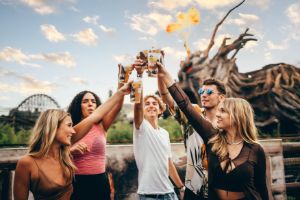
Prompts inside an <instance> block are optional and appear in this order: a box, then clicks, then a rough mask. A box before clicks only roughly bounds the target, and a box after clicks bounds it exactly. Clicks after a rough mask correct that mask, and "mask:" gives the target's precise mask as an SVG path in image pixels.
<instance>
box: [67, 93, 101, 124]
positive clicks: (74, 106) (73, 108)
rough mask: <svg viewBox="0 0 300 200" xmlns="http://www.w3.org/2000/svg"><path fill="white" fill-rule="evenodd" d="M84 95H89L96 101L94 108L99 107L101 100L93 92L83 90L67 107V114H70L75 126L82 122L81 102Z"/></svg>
mask: <svg viewBox="0 0 300 200" xmlns="http://www.w3.org/2000/svg"><path fill="white" fill-rule="evenodd" d="M86 93H91V94H92V95H93V96H94V98H95V100H96V107H98V106H100V105H101V100H100V98H99V97H98V95H96V94H95V93H94V92H91V91H88V90H85V91H82V92H79V93H78V94H77V95H76V96H75V97H74V98H73V100H72V101H71V103H70V105H69V107H68V113H70V114H71V118H72V121H73V124H74V125H76V124H78V123H79V122H80V121H81V120H82V111H81V101H82V99H83V97H84V95H85V94H86Z"/></svg>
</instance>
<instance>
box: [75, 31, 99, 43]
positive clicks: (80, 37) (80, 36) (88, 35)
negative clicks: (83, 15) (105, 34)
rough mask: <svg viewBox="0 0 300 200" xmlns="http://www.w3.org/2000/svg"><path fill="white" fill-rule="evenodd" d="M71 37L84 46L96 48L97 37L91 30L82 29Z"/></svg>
mask: <svg viewBox="0 0 300 200" xmlns="http://www.w3.org/2000/svg"><path fill="white" fill-rule="evenodd" d="M73 37H74V38H75V39H76V40H77V41H78V42H80V43H82V44H85V45H87V46H96V45H97V40H98V36H97V35H96V34H95V33H94V31H93V29H91V28H88V29H84V30H82V31H80V32H78V33H76V34H74V35H73Z"/></svg>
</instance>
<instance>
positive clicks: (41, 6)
mask: <svg viewBox="0 0 300 200" xmlns="http://www.w3.org/2000/svg"><path fill="white" fill-rule="evenodd" d="M21 2H23V3H24V4H26V5H27V6H29V7H31V8H32V9H33V10H34V11H35V12H37V13H39V14H41V15H47V14H52V13H54V12H56V8H55V7H53V6H51V5H49V4H47V3H48V2H49V1H42V0H21Z"/></svg>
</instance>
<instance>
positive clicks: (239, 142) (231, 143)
mask: <svg viewBox="0 0 300 200" xmlns="http://www.w3.org/2000/svg"><path fill="white" fill-rule="evenodd" d="M242 142H243V140H240V141H237V142H228V140H227V138H226V143H227V144H229V145H238V144H241V143H242Z"/></svg>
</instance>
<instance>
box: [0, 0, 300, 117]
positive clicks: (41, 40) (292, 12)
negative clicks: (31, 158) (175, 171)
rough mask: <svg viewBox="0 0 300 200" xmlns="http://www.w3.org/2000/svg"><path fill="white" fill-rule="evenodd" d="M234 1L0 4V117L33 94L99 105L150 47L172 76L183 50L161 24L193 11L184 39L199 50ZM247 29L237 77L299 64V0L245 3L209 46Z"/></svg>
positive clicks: (5, 0)
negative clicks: (87, 93) (122, 66)
mask: <svg viewBox="0 0 300 200" xmlns="http://www.w3.org/2000/svg"><path fill="white" fill-rule="evenodd" d="M238 2H239V1H236V0H126V1H125V0H111V1H104V0H87V1H79V0H52V1H50V0H49V1H46V0H0V27H1V29H0V30H1V31H0V33H1V37H0V113H3V112H4V111H6V110H7V109H10V108H13V107H16V106H18V104H19V103H21V101H22V100H23V99H24V98H26V97H27V96H29V95H32V94H36V93H44V94H48V95H50V96H51V97H53V98H54V99H56V101H57V102H58V103H59V104H60V105H61V107H66V106H67V105H68V104H69V102H70V101H71V99H72V98H73V96H74V95H75V94H77V93H78V92H80V91H82V90H85V89H88V90H92V91H94V92H95V93H97V94H98V95H99V96H100V98H101V99H102V100H106V99H107V96H108V90H109V89H112V90H114V91H115V90H116V86H117V64H118V63H120V62H124V59H126V57H128V56H135V55H136V54H137V53H138V52H139V51H141V50H144V49H149V48H151V47H155V48H162V49H164V50H165V53H166V57H165V64H166V66H167V68H168V69H169V71H170V72H171V74H172V75H173V76H174V77H176V74H177V71H178V69H179V61H180V60H181V59H184V58H185V55H186V53H185V50H184V48H183V40H182V38H181V36H180V34H178V33H171V34H170V33H167V32H166V31H165V28H166V25H167V24H168V23H170V22H175V21H176V16H177V14H178V13H179V12H186V11H187V10H188V9H189V8H191V7H195V8H196V9H198V10H199V11H200V16H201V19H200V23H199V24H198V25H196V26H193V27H192V28H191V29H190V31H189V32H188V33H189V35H190V37H189V39H188V41H189V45H190V47H191V50H192V52H194V51H197V50H201V49H204V48H205V47H206V45H207V44H208V39H209V38H210V36H211V32H212V31H213V28H214V26H215V24H216V23H218V21H219V20H220V19H221V18H222V17H223V16H224V14H225V13H226V12H227V11H228V10H229V9H230V8H231V7H233V6H234V5H235V4H237V3H238ZM247 27H248V28H250V31H249V32H250V33H253V34H255V37H256V38H257V39H258V41H257V42H251V43H248V44H247V45H246V46H245V48H244V49H242V50H241V51H240V52H239V53H238V55H237V64H238V67H239V71H240V72H248V71H253V70H257V69H260V68H262V67H263V66H264V65H266V64H271V63H278V62H285V63H288V64H292V65H295V66H298V67H299V65H300V58H299V51H300V1H299V0H259V1H255V0H247V1H246V2H245V3H244V4H243V5H242V6H241V7H239V8H238V9H237V10H235V11H234V12H233V13H231V15H230V16H229V18H227V20H226V21H225V23H224V24H223V26H222V27H221V29H220V30H219V31H218V34H217V36H216V41H217V44H216V45H215V47H217V46H218V44H219V43H220V41H221V40H222V38H223V37H224V36H230V37H232V38H233V39H235V38H236V37H238V35H239V34H241V33H242V32H244V30H245V29H246V28H247ZM215 49H216V48H214V49H213V50H212V52H211V53H210V56H213V55H214V51H215ZM133 77H134V74H133ZM143 81H144V90H145V93H151V92H153V91H155V90H156V80H155V79H154V78H148V77H147V76H146V74H145V75H144V80H143ZM125 101H126V102H128V101H129V98H128V97H127V98H126V100H125Z"/></svg>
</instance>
